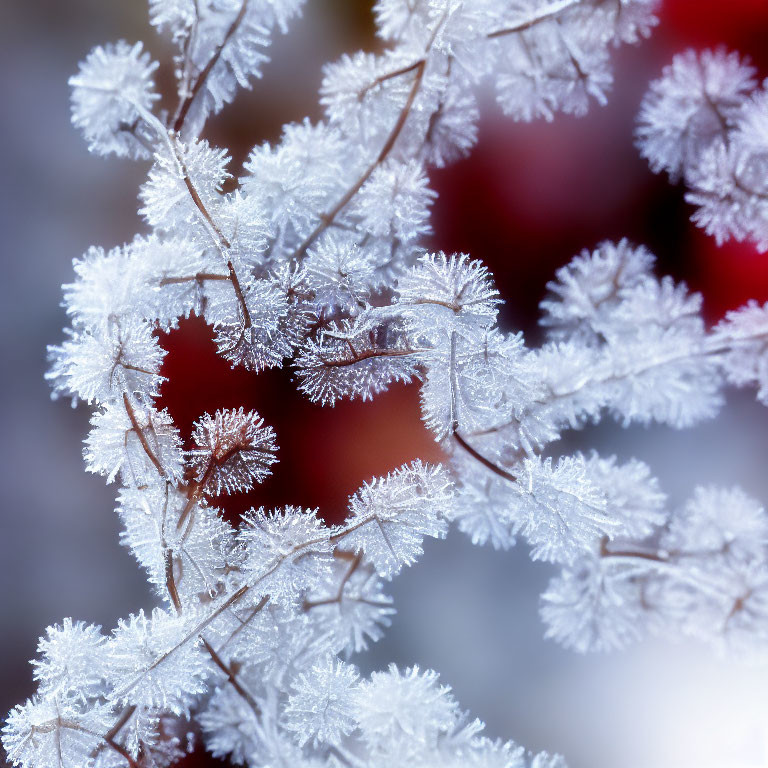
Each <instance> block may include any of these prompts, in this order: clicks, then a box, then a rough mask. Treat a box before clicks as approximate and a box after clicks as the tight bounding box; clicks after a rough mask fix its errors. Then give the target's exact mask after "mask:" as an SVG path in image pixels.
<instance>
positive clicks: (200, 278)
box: [158, 272, 230, 288]
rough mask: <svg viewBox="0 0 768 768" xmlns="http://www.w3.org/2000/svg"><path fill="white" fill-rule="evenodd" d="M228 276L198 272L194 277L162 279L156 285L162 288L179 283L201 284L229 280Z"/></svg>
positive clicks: (183, 276)
mask: <svg viewBox="0 0 768 768" xmlns="http://www.w3.org/2000/svg"><path fill="white" fill-rule="evenodd" d="M229 279H230V276H229V275H217V274H216V273H214V272H198V273H197V274H196V275H180V276H178V277H164V278H163V279H162V280H161V281H160V282H159V283H158V285H159V286H160V287H161V288H162V287H163V286H166V285H178V284H179V283H202V282H205V281H207V280H229Z"/></svg>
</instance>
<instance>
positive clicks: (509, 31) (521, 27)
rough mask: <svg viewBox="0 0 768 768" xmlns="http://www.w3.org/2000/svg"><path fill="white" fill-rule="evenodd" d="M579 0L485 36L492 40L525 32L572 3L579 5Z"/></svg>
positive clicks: (569, 6) (572, 4)
mask: <svg viewBox="0 0 768 768" xmlns="http://www.w3.org/2000/svg"><path fill="white" fill-rule="evenodd" d="M580 2H581V0H573V2H570V3H564V4H563V5H562V6H561V7H560V8H556V9H554V10H552V11H546V12H545V13H542V14H541V15H540V16H535V17H534V18H532V19H528V21H524V22H523V23H522V24H517V25H515V26H513V27H505V28H504V29H497V30H495V31H493V32H489V33H488V34H487V35H486V37H487V38H488V39H489V40H493V39H495V38H497V37H504V36H506V35H514V34H516V33H517V32H525V31H526V30H527V29H531V27H534V26H536V24H539V23H540V22H542V21H547V20H548V19H554V18H556V17H557V16H559V15H560V14H561V13H562V12H563V11H565V10H567V9H569V8H572V7H573V6H574V5H579V4H580Z"/></svg>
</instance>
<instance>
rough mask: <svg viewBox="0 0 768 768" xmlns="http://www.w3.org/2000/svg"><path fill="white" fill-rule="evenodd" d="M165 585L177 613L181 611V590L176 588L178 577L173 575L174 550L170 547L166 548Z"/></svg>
mask: <svg viewBox="0 0 768 768" xmlns="http://www.w3.org/2000/svg"><path fill="white" fill-rule="evenodd" d="M165 587H166V589H167V590H168V595H169V596H170V598H171V602H172V603H173V607H174V608H175V609H176V613H181V600H180V599H179V590H178V589H177V588H176V579H175V578H174V576H173V552H171V550H170V549H166V550H165Z"/></svg>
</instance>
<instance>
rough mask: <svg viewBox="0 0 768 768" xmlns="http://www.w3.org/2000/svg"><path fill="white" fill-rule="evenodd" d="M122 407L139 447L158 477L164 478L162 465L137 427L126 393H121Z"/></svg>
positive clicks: (142, 432) (134, 414)
mask: <svg viewBox="0 0 768 768" xmlns="http://www.w3.org/2000/svg"><path fill="white" fill-rule="evenodd" d="M123 405H124V406H125V412H126V413H127V414H128V420H129V421H130V422H131V427H133V431H134V432H135V433H136V437H138V438H139V442H140V443H141V447H142V448H143V449H144V452H145V453H146V454H147V456H148V457H149V460H150V461H151V462H152V464H154V466H155V469H156V470H157V471H158V472H159V473H160V476H161V477H166V474H165V470H164V469H163V465H162V464H161V463H160V461H159V460H158V458H157V456H155V454H154V451H153V450H152V448H151V447H150V445H149V443H148V442H147V438H146V436H145V435H144V431H143V430H142V428H141V427H140V426H139V422H138V421H137V420H136V413H135V412H134V410H133V407H132V406H131V403H130V400H129V399H128V393H127V392H123Z"/></svg>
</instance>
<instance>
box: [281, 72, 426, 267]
mask: <svg viewBox="0 0 768 768" xmlns="http://www.w3.org/2000/svg"><path fill="white" fill-rule="evenodd" d="M425 66H426V61H425V60H424V59H420V60H419V61H418V62H416V64H415V65H414V70H415V72H416V77H414V79H413V85H412V86H411V90H410V92H409V93H408V98H407V99H406V102H405V105H404V106H403V109H402V110H401V111H400V114H399V116H398V118H397V122H396V123H395V125H394V126H393V128H392V130H391V131H390V134H389V136H388V137H387V140H386V141H385V142H384V146H383V147H382V148H381V151H380V152H379V155H378V157H377V158H376V159H375V160H374V161H373V162H372V163H371V164H370V165H369V166H368V168H366V170H365V172H364V173H363V175H362V176H361V177H360V178H359V179H358V180H357V181H356V182H355V183H354V184H353V185H352V186H351V187H350V188H349V189H348V190H347V191H346V193H345V194H344V196H343V197H342V198H341V200H339V202H338V203H336V205H335V206H334V207H333V208H332V209H331V210H330V211H329V212H328V213H326V214H324V215H323V216H321V217H320V223H319V224H318V225H317V226H316V227H315V229H314V230H313V232H312V233H311V234H310V235H309V237H307V239H306V240H305V241H304V242H303V243H302V244H301V245H300V246H299V248H298V249H297V251H296V253H295V254H294V258H295V259H298V260H301V259H302V258H303V257H304V255H305V254H306V252H307V249H308V248H309V247H310V246H311V245H312V243H314V242H315V240H317V238H318V237H319V236H320V235H321V234H322V233H323V232H324V231H325V230H326V229H327V228H328V227H329V226H330V225H331V224H332V223H333V221H334V219H335V218H336V217H337V216H338V215H339V214H340V213H341V211H342V210H344V208H346V206H347V204H348V203H349V202H350V200H352V198H353V197H354V196H355V195H356V194H357V193H358V192H359V191H360V188H361V187H362V186H363V185H364V184H365V182H366V181H368V179H369V178H370V177H371V174H372V173H373V172H374V171H375V170H376V168H378V167H379V166H380V165H381V164H382V163H383V162H384V160H386V158H387V156H388V155H389V153H390V152H391V151H392V148H393V147H394V145H395V142H396V141H397V139H398V137H399V136H400V134H401V132H402V130H403V127H404V126H405V121H406V120H407V119H408V115H409V114H410V112H411V109H412V108H413V103H414V101H415V100H416V94H417V93H418V92H419V88H420V87H421V82H422V80H423V79H424V68H425Z"/></svg>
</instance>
